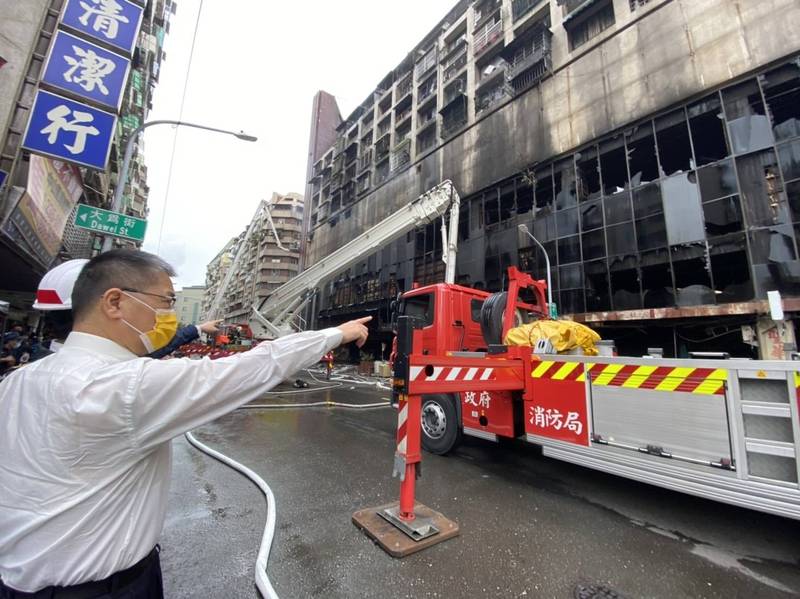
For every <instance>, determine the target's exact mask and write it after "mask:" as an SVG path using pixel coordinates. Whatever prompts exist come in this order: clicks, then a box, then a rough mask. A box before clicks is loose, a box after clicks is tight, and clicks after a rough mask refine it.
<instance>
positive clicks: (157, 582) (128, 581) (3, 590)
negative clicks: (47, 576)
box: [0, 545, 164, 599]
mask: <svg viewBox="0 0 800 599" xmlns="http://www.w3.org/2000/svg"><path fill="white" fill-rule="evenodd" d="M159 551H160V547H158V546H157V545H156V547H155V549H153V550H152V551H151V552H150V554H149V555H147V557H145V558H144V559H142V560H141V561H140V562H138V563H136V564H134V565H133V566H131V567H130V568H127V569H125V570H121V571H120V572H116V573H115V574H112V575H111V576H109V577H108V578H105V579H103V580H93V581H91V582H83V583H81V584H76V585H73V586H68V587H46V588H44V589H41V590H40V591H36V592H35V593H23V592H22V591H15V590H14V589H12V588H11V587H8V586H6V585H5V584H3V581H1V580H0V599H163V598H164V588H163V585H162V582H161V561H160V560H159V557H158V553H159Z"/></svg>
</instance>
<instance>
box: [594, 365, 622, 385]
mask: <svg viewBox="0 0 800 599" xmlns="http://www.w3.org/2000/svg"><path fill="white" fill-rule="evenodd" d="M623 366H624V364H609V365H608V366H606V367H605V368H603V372H601V373H600V374H599V375H597V378H596V379H594V380H593V381H592V384H593V385H608V383H610V382H611V381H612V380H613V378H614V377H615V376H616V375H617V373H618V372H619V371H620V370H622V367H623Z"/></svg>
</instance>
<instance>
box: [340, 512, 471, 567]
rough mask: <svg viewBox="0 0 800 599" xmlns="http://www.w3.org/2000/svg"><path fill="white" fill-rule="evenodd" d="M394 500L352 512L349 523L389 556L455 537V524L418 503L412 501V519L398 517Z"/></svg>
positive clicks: (413, 551)
mask: <svg viewBox="0 0 800 599" xmlns="http://www.w3.org/2000/svg"><path fill="white" fill-rule="evenodd" d="M399 510H400V505H399V502H397V501H395V502H393V503H389V504H386V505H381V506H378V507H372V508H367V509H363V510H359V511H357V512H356V513H354V514H353V524H355V525H356V526H357V527H358V528H360V529H361V530H363V531H364V532H365V533H366V534H367V536H369V537H370V538H371V539H373V540H374V541H375V542H376V543H377V544H378V545H380V546H381V548H382V549H383V550H384V551H386V553H388V554H389V555H391V556H392V557H405V556H407V555H411V554H412V553H416V552H417V551H422V550H423V549H427V548H428V547H431V546H432V545H436V544H437V543H441V542H442V541H446V540H448V539H452V538H453V537H456V536H458V533H459V529H458V524H457V523H455V522H453V521H452V520H449V519H447V518H445V517H444V516H443V515H442V514H440V513H439V512H437V511H435V510H432V509H431V508H429V507H428V506H426V505H423V504H421V503H414V516H415V517H414V520H412V521H411V522H406V521H404V520H401V519H400V517H399V515H398V514H399Z"/></svg>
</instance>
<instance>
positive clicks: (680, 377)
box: [656, 367, 694, 391]
mask: <svg viewBox="0 0 800 599" xmlns="http://www.w3.org/2000/svg"><path fill="white" fill-rule="evenodd" d="M693 372H694V368H684V367H681V368H673V369H672V372H670V373H669V374H668V375H667V376H666V377H665V378H664V380H663V381H661V382H660V383H659V384H658V385H656V391H674V390H675V389H677V388H678V386H679V385H680V384H681V383H682V382H683V381H685V380H686V379H687V378H689V375H690V374H692V373H693Z"/></svg>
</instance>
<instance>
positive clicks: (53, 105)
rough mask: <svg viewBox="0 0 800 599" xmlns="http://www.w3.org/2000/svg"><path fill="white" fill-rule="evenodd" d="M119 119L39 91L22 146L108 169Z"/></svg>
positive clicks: (81, 163)
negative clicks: (107, 165) (109, 155)
mask: <svg viewBox="0 0 800 599" xmlns="http://www.w3.org/2000/svg"><path fill="white" fill-rule="evenodd" d="M116 123H117V117H116V116H115V115H113V114H109V113H108V112H105V111H104V110H98V109H97V108H92V107H91V106H86V105H85V104H79V103H78V102H73V101H72V100H68V99H66V98H62V97H61V96H57V95H55V94H51V93H49V92H46V91H44V90H41V89H40V90H38V91H37V92H36V99H35V100H34V102H33V108H32V109H31V115H30V118H29V119H28V128H27V129H26V130H25V136H24V137H23V138H22V147H23V148H25V149H26V150H30V151H31V152H35V153H37V154H44V155H45V156H50V157H52V158H58V159H60V160H65V161H67V162H72V163H75V164H80V165H83V166H88V167H90V168H96V169H100V170H105V168H106V164H107V163H108V154H109V152H110V151H111V143H112V142H113V140H114V130H115V128H116Z"/></svg>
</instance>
